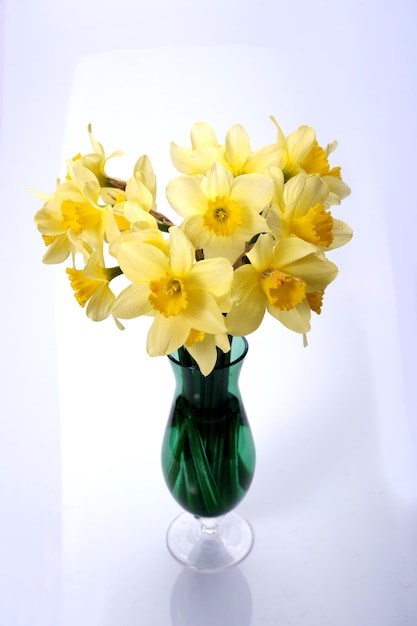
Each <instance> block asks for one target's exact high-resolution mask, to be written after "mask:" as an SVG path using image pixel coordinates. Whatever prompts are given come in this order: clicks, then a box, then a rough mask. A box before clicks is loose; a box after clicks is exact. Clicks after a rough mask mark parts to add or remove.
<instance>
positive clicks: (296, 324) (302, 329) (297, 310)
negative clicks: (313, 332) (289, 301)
mask: <svg viewBox="0 0 417 626" xmlns="http://www.w3.org/2000/svg"><path fill="white" fill-rule="evenodd" d="M267 309H268V312H269V313H270V314H271V315H272V316H273V317H275V319H277V320H278V321H279V322H281V324H283V325H284V326H286V327H287V328H289V329H290V330H293V331H294V332H296V333H303V334H304V333H308V331H309V330H310V317H311V309H310V306H309V304H308V302H307V300H306V299H305V300H303V302H301V303H300V304H298V305H297V306H295V307H294V308H293V309H291V310H290V311H281V310H280V309H276V308H275V307H273V306H272V305H271V304H270V303H269V302H268V303H267Z"/></svg>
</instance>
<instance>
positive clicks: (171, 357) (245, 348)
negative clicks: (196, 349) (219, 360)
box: [168, 336, 249, 371]
mask: <svg viewBox="0 0 417 626" xmlns="http://www.w3.org/2000/svg"><path fill="white" fill-rule="evenodd" d="M235 338H236V339H238V338H239V339H241V340H242V341H243V348H242V351H241V352H240V353H239V355H238V356H237V357H236V358H235V359H233V361H230V362H229V363H224V364H223V365H216V366H215V368H214V370H221V369H224V368H226V367H232V366H233V365H236V364H237V363H240V361H243V359H244V358H245V356H246V355H247V353H248V350H249V343H248V340H247V339H246V337H242V336H239V337H235ZM231 350H232V347H230V351H231ZM226 354H227V353H226ZM168 358H169V360H170V361H172V362H173V363H175V364H176V365H179V366H180V367H183V368H184V369H187V370H198V369H199V367H198V365H184V363H181V361H179V360H178V359H177V358H175V356H174V353H172V354H168ZM214 370H213V371H214Z"/></svg>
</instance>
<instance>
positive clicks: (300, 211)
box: [263, 168, 352, 250]
mask: <svg viewBox="0 0 417 626" xmlns="http://www.w3.org/2000/svg"><path fill="white" fill-rule="evenodd" d="M268 172H269V174H270V175H271V177H272V179H273V181H274V196H273V201H272V203H271V205H270V207H268V208H267V209H266V210H265V211H264V212H263V215H264V217H265V218H266V221H267V223H268V226H269V227H270V229H271V232H272V234H273V235H274V237H275V238H276V239H281V238H283V237H289V236H290V235H295V236H297V237H299V238H300V239H303V240H304V241H307V242H309V243H312V244H314V245H315V246H317V247H318V248H322V249H323V250H332V249H334V248H338V247H339V246H342V245H344V244H345V243H347V242H348V241H350V239H351V238H352V229H351V228H350V226H348V225H347V224H345V223H344V222H342V221H341V220H338V219H335V218H334V217H333V216H332V214H331V212H330V210H329V208H328V207H327V206H326V199H327V197H328V195H329V189H328V187H327V185H326V183H325V182H324V181H323V180H322V178H320V177H319V176H316V175H307V174H304V173H303V172H300V173H299V174H297V175H296V176H293V178H291V179H290V180H289V181H287V183H285V184H284V175H283V173H282V171H281V170H280V169H278V168H270V169H269V170H268Z"/></svg>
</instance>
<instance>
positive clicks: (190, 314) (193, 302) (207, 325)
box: [181, 290, 226, 334]
mask: <svg viewBox="0 0 417 626" xmlns="http://www.w3.org/2000/svg"><path fill="white" fill-rule="evenodd" d="M188 297H189V299H188V306H187V308H186V309H185V310H184V311H182V314H181V316H182V318H183V319H184V320H185V321H186V323H187V324H188V325H189V326H190V328H198V330H201V331H203V332H205V333H210V334H216V333H223V332H226V325H225V322H224V317H223V315H222V313H221V311H220V309H219V307H218V305H217V303H216V301H215V299H214V297H213V296H212V295H211V294H210V293H208V292H206V291H203V290H196V291H193V292H192V293H189V294H188Z"/></svg>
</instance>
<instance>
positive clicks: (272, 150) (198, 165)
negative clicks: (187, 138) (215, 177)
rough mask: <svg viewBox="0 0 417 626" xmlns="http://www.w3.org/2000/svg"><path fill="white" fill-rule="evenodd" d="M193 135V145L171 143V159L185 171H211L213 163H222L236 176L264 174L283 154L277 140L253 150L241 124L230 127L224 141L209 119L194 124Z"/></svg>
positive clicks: (177, 167) (184, 172)
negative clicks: (276, 142) (189, 146)
mask: <svg viewBox="0 0 417 626" xmlns="http://www.w3.org/2000/svg"><path fill="white" fill-rule="evenodd" d="M190 135H191V148H181V147H179V146H178V145H177V144H175V143H174V142H172V143H171V160H172V162H173V164H174V166H175V167H176V169H177V170H178V171H179V172H182V173H183V174H189V175H195V174H207V172H208V171H209V170H210V168H211V167H212V166H213V163H220V164H221V165H223V167H225V168H226V169H228V170H229V171H230V172H231V173H232V174H233V176H240V175H241V174H250V173H258V174H262V173H263V172H264V171H265V170H266V168H267V167H269V166H272V165H276V163H277V161H278V158H279V152H280V150H279V146H277V145H276V144H274V143H271V144H269V145H267V146H263V147H262V148H260V149H259V150H256V151H255V152H252V149H251V147H250V141H249V136H248V134H247V132H246V130H245V129H244V128H243V126H241V125H240V124H235V125H234V126H232V127H231V128H230V130H229V131H228V132H227V134H226V140H225V144H224V145H220V144H219V143H218V141H217V136H216V133H215V132H214V130H213V129H212V127H211V126H210V125H209V124H206V123H205V122H199V123H197V124H194V126H193V127H192V129H191V134H190Z"/></svg>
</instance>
